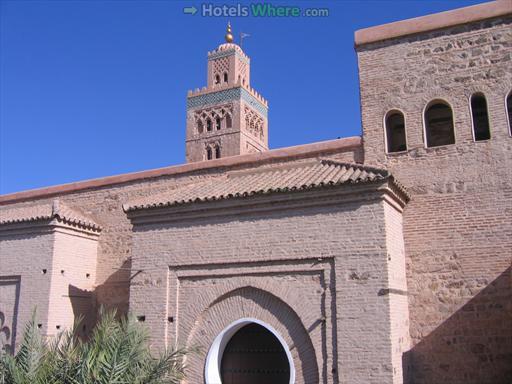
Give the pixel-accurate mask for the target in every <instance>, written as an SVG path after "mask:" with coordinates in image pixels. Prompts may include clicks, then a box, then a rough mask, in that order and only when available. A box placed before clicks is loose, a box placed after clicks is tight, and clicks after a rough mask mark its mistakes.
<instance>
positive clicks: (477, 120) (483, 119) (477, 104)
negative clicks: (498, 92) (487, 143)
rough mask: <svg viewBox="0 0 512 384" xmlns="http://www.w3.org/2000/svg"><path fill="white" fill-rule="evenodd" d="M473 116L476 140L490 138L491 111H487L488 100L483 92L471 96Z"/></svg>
mask: <svg viewBox="0 0 512 384" xmlns="http://www.w3.org/2000/svg"><path fill="white" fill-rule="evenodd" d="M471 117H472V119H473V138H474V139H475V141H481V140H489V139H490V138H491V132H490V130H489V113H488V112H487V100H485V96H484V95H483V94H481V93H475V94H474V95H473V96H471Z"/></svg>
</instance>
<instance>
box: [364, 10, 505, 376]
mask: <svg viewBox="0 0 512 384" xmlns="http://www.w3.org/2000/svg"><path fill="white" fill-rule="evenodd" d="M356 49H357V55H358V63H359V72H360V81H361V106H362V122H363V140H364V148H365V163H366V164H374V165H377V166H381V167H387V168H388V169H390V171H391V172H392V173H393V174H394V175H395V176H396V177H397V179H398V180H400V181H401V182H402V183H403V184H404V185H405V187H406V188H407V189H408V190H409V191H410V193H411V195H412V197H411V201H410V203H409V204H408V206H407V208H406V210H405V213H404V237H405V249H406V255H407V259H408V270H407V276H408V286H409V305H410V318H411V336H412V340H413V343H414V344H415V346H414V347H413V349H412V350H411V352H410V353H409V356H408V359H409V361H410V363H411V364H412V368H413V371H412V377H411V379H412V382H413V383H451V384H453V383H478V384H483V383H493V384H496V383H509V382H511V381H512V365H511V364H510V362H511V361H512V327H510V324H512V308H511V302H512V293H511V292H512V291H511V285H510V265H511V251H510V250H511V249H512V221H511V220H510V217H511V216H512V205H511V198H512V174H511V165H512V137H510V134H509V127H508V125H507V124H508V123H507V117H506V109H505V97H506V95H507V94H508V93H509V92H510V91H511V89H512V70H511V68H512V18H510V17H504V18H503V17H502V18H494V19H489V20H484V21H479V22H473V23H470V24H464V25H458V26H455V27H450V28H447V29H443V30H437V31H433V32H425V33H420V34H416V35H412V36H406V37H397V38H394V39H391V40H386V41H382V42H373V43H369V44H365V45H360V46H358V47H357V48H356ZM474 92H482V93H483V94H484V95H485V97H486V98H487V103H488V110H489V115H490V130H491V139H490V140H487V141H481V142H475V141H474V140H473V135H472V123H471V112H470V105H469V99H470V96H471V95H472V94H473V93H474ZM437 98H439V99H443V100H445V101H447V102H448V103H449V104H450V105H451V107H452V109H453V113H454V122H455V144H454V145H448V146H442V147H437V148H425V144H424V137H423V132H424V127H423V116H422V115H423V110H424V108H425V106H426V105H427V103H428V102H429V101H431V100H433V99H437ZM391 109H399V110H401V111H403V113H404V115H405V124H406V134H407V151H404V152H399V153H394V154H386V150H385V145H384V142H385V140H384V116H385V114H386V112H388V111H389V110H391Z"/></svg>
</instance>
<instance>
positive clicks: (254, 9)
mask: <svg viewBox="0 0 512 384" xmlns="http://www.w3.org/2000/svg"><path fill="white" fill-rule="evenodd" d="M183 13H185V14H189V15H196V14H198V15H200V16H203V17H251V16H252V17H327V16H329V9H328V8H302V7H299V6H296V5H293V6H288V5H274V4H271V3H252V4H249V5H244V4H230V5H228V4H223V5H218V4H211V3H203V4H200V5H199V6H198V7H196V6H194V5H192V6H188V7H185V8H183Z"/></svg>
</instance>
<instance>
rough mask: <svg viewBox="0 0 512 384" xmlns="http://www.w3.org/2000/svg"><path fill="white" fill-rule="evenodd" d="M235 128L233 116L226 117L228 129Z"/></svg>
mask: <svg viewBox="0 0 512 384" xmlns="http://www.w3.org/2000/svg"><path fill="white" fill-rule="evenodd" d="M232 126H233V121H232V120H231V115H226V128H231V127H232Z"/></svg>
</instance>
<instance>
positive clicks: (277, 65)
mask: <svg viewBox="0 0 512 384" xmlns="http://www.w3.org/2000/svg"><path fill="white" fill-rule="evenodd" d="M269 2H270V3H271V4H273V5H296V6H299V7H300V8H301V9H306V8H327V9H328V10H329V16H328V17H324V18H306V17H298V18H259V17H229V18H227V17H202V16H201V15H200V13H197V14H195V15H188V14H184V13H183V8H184V7H187V6H196V7H198V8H200V7H201V4H202V2H200V1H171V0H167V1H166V0H158V1H150V0H145V1H136V0H132V1H123V0H114V1H101V0H89V1H77V0H74V1H64V0H58V1H23V0H21V1H20V0H18V1H14V0H0V193H2V194H4V193H10V192H15V191H20V190H26V189H32V188H39V187H44V186H49V185H55V184H62V183H68V182H73V181H78V180H84V179H91V178H96V177H102V176H109V175H114V174H119V173H126V172H133V171H140V170H145V169H151V168H158V167H163V166H168V165H173V164H180V163H183V162H184V157H185V145H184V143H185V98H186V93H187V90H189V89H193V88H196V87H202V86H204V85H205V84H206V54H207V51H209V50H212V49H214V48H215V47H216V46H217V45H219V44H220V43H222V42H223V35H224V30H225V26H226V23H227V21H228V19H229V20H230V21H231V23H232V25H233V29H234V33H235V35H236V36H238V33H239V32H240V31H243V32H246V33H249V34H250V35H251V36H250V37H249V38H247V39H246V40H244V50H245V52H246V53H247V54H248V55H249V56H250V57H251V65H252V68H251V70H252V72H251V85H252V86H253V87H254V88H255V89H257V90H258V91H259V92H260V93H261V94H262V95H263V96H264V97H266V98H267V100H269V106H270V111H269V132H270V134H269V137H270V147H271V148H278V147H284V146H290V145H297V144H304V143H310V142H315V141H322V140H330V139H335V138H337V137H345V136H352V135H358V134H360V131H361V128H360V127H361V122H360V111H359V89H358V77H357V63H356V56H355V53H354V49H353V36H354V31H355V30H357V29H360V28H364V27H369V26H373V25H378V24H382V23H387V22H392V21H396V20H401V19H406V18H410V17H416V16H420V15H425V14H429V13H435V12H440V11H444V10H449V9H454V8H458V7H461V6H466V5H472V4H476V3H479V2H482V1H471V0H460V1H459V0H450V1H383V0H382V1H322V0H317V1H295V2H294V1H287V2H285V1H269ZM210 3H213V2H211V1H210ZM237 3H238V2H229V1H225V2H221V3H219V4H237ZM241 3H242V4H250V3H251V2H241Z"/></svg>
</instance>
